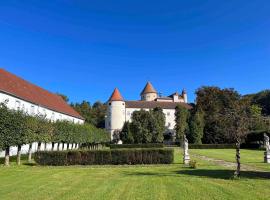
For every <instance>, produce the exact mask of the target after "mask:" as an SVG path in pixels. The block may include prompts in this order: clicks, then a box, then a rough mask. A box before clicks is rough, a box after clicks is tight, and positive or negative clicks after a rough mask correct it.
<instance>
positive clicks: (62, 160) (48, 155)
mask: <svg viewBox="0 0 270 200" xmlns="http://www.w3.org/2000/svg"><path fill="white" fill-rule="evenodd" d="M67 156H68V152H67V151H39V152H36V153H35V155H34V159H35V161H36V163H38V164H40V165H54V166H63V165H68V159H67Z"/></svg>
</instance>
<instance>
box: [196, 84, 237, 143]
mask: <svg viewBox="0 0 270 200" xmlns="http://www.w3.org/2000/svg"><path fill="white" fill-rule="evenodd" d="M196 95H197V97H196V107H197V108H198V109H200V110H202V111H203V112H204V122H205V127H204V135H203V139H202V140H203V143H218V144H219V143H230V142H231V140H230V138H227V137H225V134H226V133H225V129H226V127H224V124H223V119H222V115H223V114H224V112H225V110H226V109H229V108H231V107H233V103H234V102H235V101H236V100H239V99H240V95H239V94H238V92H237V91H235V90H234V89H231V88H225V89H220V88H218V87H201V88H199V89H198V90H197V91H196Z"/></svg>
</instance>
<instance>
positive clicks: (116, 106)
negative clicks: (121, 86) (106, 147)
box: [105, 88, 125, 139]
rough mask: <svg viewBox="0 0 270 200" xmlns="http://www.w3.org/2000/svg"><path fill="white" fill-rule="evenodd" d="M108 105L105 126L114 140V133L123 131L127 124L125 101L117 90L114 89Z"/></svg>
mask: <svg viewBox="0 0 270 200" xmlns="http://www.w3.org/2000/svg"><path fill="white" fill-rule="evenodd" d="M107 104H108V108H107V116H106V120H105V121H106V122H105V125H106V129H107V130H108V131H109V132H110V134H111V139H113V134H114V132H115V131H117V130H121V129H122V128H123V125H124V123H125V101H124V99H123V97H122V95H121V94H120V92H119V90H118V89H117V88H115V89H114V91H113V93H112V95H111V97H110V99H109V100H108V103H107Z"/></svg>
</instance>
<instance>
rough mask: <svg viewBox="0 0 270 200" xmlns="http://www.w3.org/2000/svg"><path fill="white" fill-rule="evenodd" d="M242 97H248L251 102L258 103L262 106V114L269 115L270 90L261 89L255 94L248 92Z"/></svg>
mask: <svg viewBox="0 0 270 200" xmlns="http://www.w3.org/2000/svg"><path fill="white" fill-rule="evenodd" d="M244 97H245V98H248V99H250V101H251V104H255V105H258V106H259V107H260V108H262V114H263V115H270V104H269V102H270V90H263V91H261V92H258V93H256V94H250V95H246V96H244Z"/></svg>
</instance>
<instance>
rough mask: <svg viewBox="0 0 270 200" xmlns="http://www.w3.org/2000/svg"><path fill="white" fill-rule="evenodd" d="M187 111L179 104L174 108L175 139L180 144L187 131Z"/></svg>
mask: <svg viewBox="0 0 270 200" xmlns="http://www.w3.org/2000/svg"><path fill="white" fill-rule="evenodd" d="M188 119H189V111H188V109H186V108H185V107H183V106H181V105H177V106H176V108H175V132H176V139H177V140H178V141H179V142H180V144H182V141H183V138H184V135H185V134H186V133H187V132H188V128H189V127H188Z"/></svg>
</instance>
